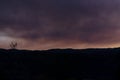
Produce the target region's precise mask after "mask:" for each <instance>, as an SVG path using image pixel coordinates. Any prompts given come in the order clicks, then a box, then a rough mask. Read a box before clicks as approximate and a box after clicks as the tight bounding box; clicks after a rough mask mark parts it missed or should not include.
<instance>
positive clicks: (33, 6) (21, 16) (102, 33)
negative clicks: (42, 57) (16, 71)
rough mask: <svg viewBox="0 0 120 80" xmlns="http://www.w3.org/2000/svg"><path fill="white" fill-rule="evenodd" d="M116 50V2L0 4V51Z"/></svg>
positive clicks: (119, 19)
mask: <svg viewBox="0 0 120 80" xmlns="http://www.w3.org/2000/svg"><path fill="white" fill-rule="evenodd" d="M11 41H16V42H17V43H18V48H19V49H52V48H75V49H81V48H108V47H119V46H120V0H0V48H10V47H9V44H10V42H11Z"/></svg>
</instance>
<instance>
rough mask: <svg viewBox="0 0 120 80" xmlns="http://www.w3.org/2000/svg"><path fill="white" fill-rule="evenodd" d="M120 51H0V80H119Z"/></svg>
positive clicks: (115, 49) (111, 49)
mask: <svg viewBox="0 0 120 80" xmlns="http://www.w3.org/2000/svg"><path fill="white" fill-rule="evenodd" d="M119 74H120V49H119V48H109V49H83V50H78V49H51V50H46V51H45V50H44V51H29V50H15V49H14V50H4V49H0V78H1V79H0V80H119V79H120V78H119V77H120V75H119Z"/></svg>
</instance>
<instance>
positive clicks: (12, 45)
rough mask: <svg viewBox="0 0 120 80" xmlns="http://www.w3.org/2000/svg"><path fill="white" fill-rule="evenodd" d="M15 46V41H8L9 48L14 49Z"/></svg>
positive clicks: (16, 44)
mask: <svg viewBox="0 0 120 80" xmlns="http://www.w3.org/2000/svg"><path fill="white" fill-rule="evenodd" d="M17 46H18V43H17V42H16V41H12V42H11V43H10V48H11V49H16V48H17Z"/></svg>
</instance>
